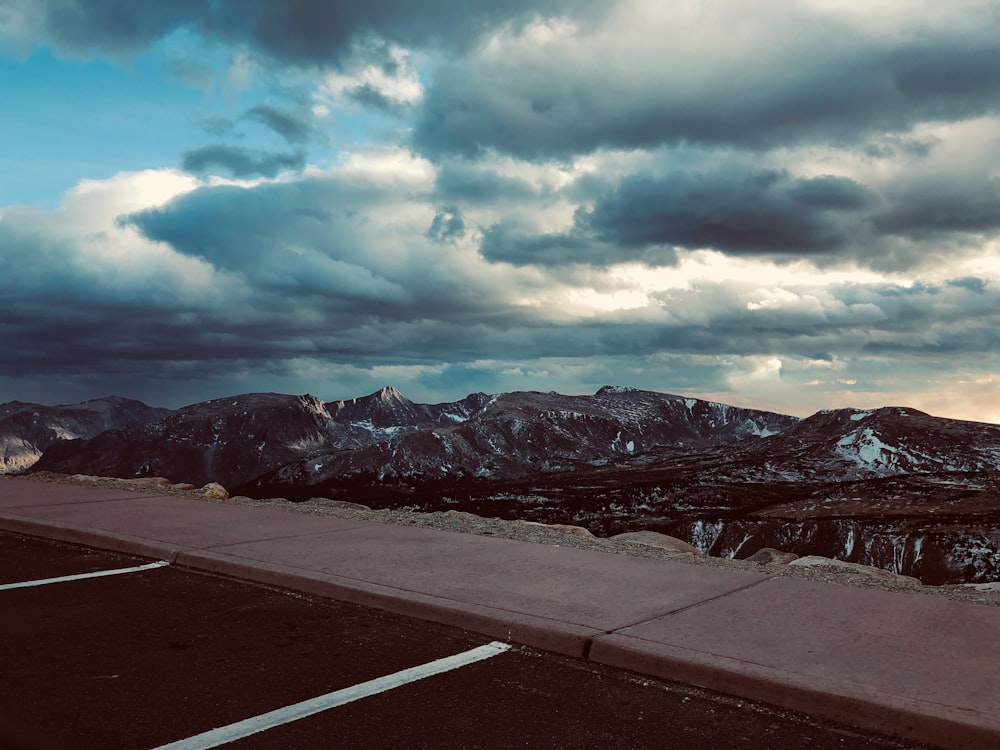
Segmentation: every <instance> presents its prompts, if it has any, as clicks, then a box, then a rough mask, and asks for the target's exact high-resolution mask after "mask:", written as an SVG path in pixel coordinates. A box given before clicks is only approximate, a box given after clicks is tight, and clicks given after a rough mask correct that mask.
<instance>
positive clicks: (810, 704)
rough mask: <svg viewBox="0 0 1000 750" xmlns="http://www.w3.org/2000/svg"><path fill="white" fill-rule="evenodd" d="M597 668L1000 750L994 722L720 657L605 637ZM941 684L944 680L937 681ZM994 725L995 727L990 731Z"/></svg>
mask: <svg viewBox="0 0 1000 750" xmlns="http://www.w3.org/2000/svg"><path fill="white" fill-rule="evenodd" d="M588 658H589V659H590V660H591V661H593V662H596V663H599V664H605V665H607V666H612V667H619V668H621V669H628V670H631V671H633V672H641V673H643V674H648V675H652V676H655V677H662V678H664V679H669V680H676V681H677V682H683V683H686V684H689V685H696V686H698V687H702V688H706V689H708V690H715V691H717V692H720V693H725V694H728V695H735V696H739V697H741V698H746V699H748V700H755V701H760V702H761V703H768V704H771V705H774V706H780V707H782V708H787V709H791V710H793V711H801V712H802V713H804V714H808V715H810V716H819V717H822V718H824V719H829V720H831V721H837V722H841V723H844V724H848V725H855V726H860V727H864V728H865V729H869V730H871V731H874V732H879V733H882V734H886V735H890V736H898V737H902V738H904V739H910V740H916V741H918V742H923V743H927V744H931V745H940V746H941V747H943V748H952V749H953V750H990V749H994V750H995V748H998V747H1000V727H998V726H997V724H996V722H997V717H995V716H987V715H983V714H981V713H979V712H976V711H966V712H962V711H958V710H956V709H953V708H951V707H949V706H943V705H941V704H937V703H930V702H928V701H919V700H915V699H906V698H900V697H899V696H896V695H891V694H887V693H885V692H882V691H879V690H875V689H872V688H866V687H865V686H863V685H853V686H845V684H844V683H843V682H842V681H841V682H836V683H831V682H826V681H824V680H822V679H817V678H815V677H811V676H806V675H801V674H795V673H793V672H789V671H787V670H781V669H774V668H772V667H768V666H766V665H763V664H753V663H750V662H746V661H740V660H737V659H732V658H729V657H726V656H721V655H718V654H708V653H703V652H699V651H693V650H690V649H685V648H680V647H676V646H670V645H666V644H662V643H652V642H649V641H643V640H641V639H637V638H630V637H629V636H624V635H618V634H615V633H610V634H607V635H604V636H600V637H598V638H596V639H595V640H594V644H593V646H592V647H591V649H590V653H589V655H588ZM942 679H947V678H946V677H945V676H944V675H942ZM990 725H992V726H990Z"/></svg>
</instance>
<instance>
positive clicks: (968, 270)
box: [0, 0, 1000, 422]
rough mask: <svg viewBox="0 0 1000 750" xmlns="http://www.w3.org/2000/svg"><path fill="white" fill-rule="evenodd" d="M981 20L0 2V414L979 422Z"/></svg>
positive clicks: (994, 250) (999, 144)
mask: <svg viewBox="0 0 1000 750" xmlns="http://www.w3.org/2000/svg"><path fill="white" fill-rule="evenodd" d="M998 238H1000V4H998V3H996V2H994V1H993V0H956V2H952V3H948V4H943V3H938V2H924V1H923V0H911V1H909V2H901V1H888V2H878V3H861V2H832V1H831V0H776V1H775V2H768V3H746V2H742V0H714V1H713V0H704V1H702V2H695V1H694V0H691V1H682V2H676V3H661V2H652V1H651V0H612V1H610V2H609V1H608V0H600V1H598V0H550V1H537V0H536V1H529V0H510V2H504V3H496V2H475V1H473V2H469V1H468V0H428V1H427V2H422V3H414V2H410V1H409V0H405V1H404V0H368V1H366V2H363V3H362V2H336V3H334V2H327V1H326V0H286V1H285V2H281V3H274V2H267V1H266V0H169V1H168V0H144V1H143V2H132V1H128V2H126V0H0V342H2V346H0V401H7V400H14V399H19V400H25V401H37V402H41V403H50V404H52V403H71V402H76V401H81V400H84V399H88V398H94V397H99V396H103V395H108V394H115V395H121V396H128V397H132V398H139V399H142V400H144V401H146V402H147V403H151V404H155V405H162V406H171V407H176V406H180V405H184V404H189V403H193V402H196V401H201V400H205V399H209V398H215V397H220V396H225V395H231V394H236V393H243V392H249V391H277V392H284V393H306V392H310V393H314V394H316V395H318V396H319V397H321V398H324V399H328V400H332V399H338V398H345V397H351V396H357V395H363V394H365V393H370V392H372V391H375V390H377V389H378V388H379V387H381V386H383V385H387V384H391V385H394V386H395V387H396V388H398V389H399V390H400V391H401V392H403V393H404V394H405V395H406V396H408V397H410V398H412V399H414V400H416V401H423V402H442V401H451V400H456V399H459V398H462V397H463V396H465V395H466V394H468V393H471V392H474V391H486V392H490V393H496V392H501V391H514V390H539V391H550V390H554V391H558V392H561V393H588V392H593V391H595V390H597V388H599V387H600V386H601V385H604V384H615V385H624V386H632V387H637V388H646V389H650V390H657V391H663V392H669V393H677V394H683V395H689V396H695V397H701V398H708V399H712V400H716V401H722V402H725V403H730V404H737V405H742V406H751V407H756V408H762V409H771V410H774V411H779V412H783V413H787V414H796V415H800V416H805V415H808V414H811V413H813V412H815V411H817V410H819V409H824V408H838V407H846V406H851V407H857V408H871V407H877V406H883V405H906V406H910V407H913V408H917V409H921V410H924V411H927V412H929V413H931V414H936V415H939V416H947V417H957V418H963V419H973V420H978V421H991V422H1000V399H998V398H997V393H998V385H1000V257H998V254H1000V239H998Z"/></svg>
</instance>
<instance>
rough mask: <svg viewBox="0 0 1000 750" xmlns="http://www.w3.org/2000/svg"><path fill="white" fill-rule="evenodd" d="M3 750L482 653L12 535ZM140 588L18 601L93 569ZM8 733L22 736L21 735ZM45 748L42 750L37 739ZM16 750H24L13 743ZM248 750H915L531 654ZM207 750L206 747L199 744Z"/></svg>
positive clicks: (196, 718) (184, 572)
mask: <svg viewBox="0 0 1000 750" xmlns="http://www.w3.org/2000/svg"><path fill="white" fill-rule="evenodd" d="M0 561H2V564H0V573H2V575H0V608H2V610H3V611H4V612H9V613H15V614H16V616H8V617H4V618H0V653H3V654H4V660H3V669H2V670H0V747H5V748H6V747H7V746H9V745H10V744H12V743H11V733H10V732H6V733H5V732H4V731H3V724H4V722H6V724H7V726H8V727H9V726H15V727H20V734H21V738H22V739H21V741H20V745H21V748H19V750H43V748H45V747H46V746H49V747H52V746H55V747H59V748H64V749H68V748H73V749H74V750H92V749H93V750H105V748H116V749H117V750H131V749H132V748H135V749H136V750H148V749H149V748H154V747H161V746H162V745H166V744H170V743H176V742H178V741H180V742H188V743H190V742H192V740H191V739H190V738H193V737H198V736H199V735H202V734H203V733H204V732H206V731H210V730H213V729H215V728H216V727H218V726H224V725H229V724H232V723H234V722H240V721H243V720H245V719H247V718H250V717H255V716H259V715H261V714H266V713H268V712H270V711H273V710H276V709H277V710H280V709H281V708H283V707H285V706H288V705H289V704H294V703H297V702H299V701H303V700H309V699H313V698H315V697H316V696H321V695H325V694H328V693H330V692H331V691H338V690H341V691H342V690H345V689H348V690H349V689H351V688H352V687H353V686H356V685H359V684H363V683H366V682H367V681H370V680H373V679H378V678H380V677H382V676H384V675H386V674H394V673H398V672H399V671H400V670H406V669H412V668H414V667H418V666H419V665H423V664H426V663H428V662H432V661H434V660H438V659H441V658H445V657H450V656H452V655H454V654H458V653H462V652H467V651H468V650H470V649H475V648H480V647H482V646H483V645H484V644H485V643H486V642H487V641H488V638H487V637H485V636H480V635H477V634H475V633H470V632H468V631H464V630H458V629H456V628H450V627H447V626H444V625H437V624H435V623H428V622H425V621H419V620H415V619H412V618H408V617H404V616H402V615H395V614H392V613H388V612H384V611H381V610H376V609H372V608H369V607H361V606H359V605H356V604H349V603H345V602H338V601H334V600H329V599H323V598H320V597H314V596H309V595H304V594H298V593H296V592H291V591H287V590H284V589H276V588H274V587H268V586H263V585H261V584H256V583H252V582H244V581H238V580H235V579H232V578H226V577H220V576H216V575H214V574H210V573H203V572H200V571H192V570H190V569H181V568H177V567H174V566H170V567H158V568H153V569H149V568H145V569H139V570H136V569H135V568H136V567H137V566H141V565H142V563H146V562H148V560H144V559H137V558H133V557H130V556H124V555H121V554H118V553H112V552H106V551H101V550H94V549H91V548H86V547H80V546H76V545H68V544H66V543H63V542H57V541H52V540H48V539H41V538H37V537H25V536H21V535H15V534H11V533H7V532H0ZM122 569H125V570H129V571H130V572H128V573H127V574H119V575H114V576H102V577H97V578H85V579H80V578H77V579H75V580H72V581H59V582H56V583H49V584H44V585H39V586H23V587H19V588H16V589H10V588H2V586H4V585H6V584H11V583H15V582H16V583H22V582H25V581H28V582H34V581H37V576H39V575H45V576H47V577H49V578H51V577H55V576H67V575H75V574H79V573H83V572H86V571H105V572H106V571H109V570H119V571H120V570H122ZM5 735H6V736H5ZM26 738H28V739H26ZM5 741H6V742H7V745H5ZM227 746H228V747H232V748H247V749H248V750H249V748H253V749H254V750H261V749H262V748H282V749H284V748H305V747H319V748H325V747H337V748H372V747H386V748H388V747H406V748H434V749H435V750H438V749H443V748H462V749H463V750H468V749H469V748H498V747H504V748H509V747H531V748H601V749H602V750H612V749H615V748H617V749H618V750H660V749H661V748H664V747H684V748H686V749H688V750H746V749H747V748H768V750H799V748H804V747H808V748H810V750H847V749H850V750H901V749H903V748H907V749H908V748H911V747H915V746H911V745H910V744H904V743H902V742H895V741H893V740H890V739H887V738H880V737H874V736H864V735H862V734H860V733H858V732H856V731H852V730H850V729H849V728H847V727H843V726H835V725H831V724H829V723H826V722H816V721H813V720H811V719H809V718H808V717H804V716H799V715H796V714H792V713H790V712H787V711H783V710H780V709H771V708H768V707H766V706H763V705H759V704H753V703H751V702H745V701H741V700H736V699H731V698H726V697H724V696H719V695H715V694H711V693H708V692H706V691H702V690H699V689H696V688H690V687H686V686H682V685H678V684H675V683H670V682H667V681H662V680H657V679H653V678H646V677H643V676H640V675H635V674H632V673H630V672H626V671H624V670H619V669H615V668H613V667H606V666H603V665H599V664H593V663H591V662H586V661H583V660H581V659H574V658H570V657H565V656H559V655H557V654H551V653H548V652H544V651H538V650H536V649H532V648H530V647H526V646H515V647H512V648H509V649H505V650H503V651H499V652H497V653H496V654H495V655H493V656H490V657H489V658H487V659H483V660H481V661H476V662H474V663H470V664H466V665H463V666H461V667H459V668H455V669H452V670H449V671H447V672H444V673H441V674H437V675H434V676H433V678H432V679H421V680H417V681H415V682H412V683H408V684H405V685H402V686H399V687H396V688H393V689H391V690H388V691H386V692H384V693H380V694H377V695H369V696H366V697H365V698H364V699H362V700H358V701H355V702H351V703H348V704H345V705H339V706H336V707H333V708H329V709H327V710H326V711H322V712H320V713H317V714H314V715H312V716H309V717H307V718H303V719H298V720H295V721H290V722H288V723H286V724H281V725H278V726H273V727H269V728H267V729H266V730H265V731H263V732H260V733H255V734H252V735H248V736H246V737H244V738H243V739H239V740H236V741H235V742H232V743H229V744H228V745H227ZM189 750H190V745H189Z"/></svg>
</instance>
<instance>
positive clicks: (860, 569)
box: [788, 555, 923, 586]
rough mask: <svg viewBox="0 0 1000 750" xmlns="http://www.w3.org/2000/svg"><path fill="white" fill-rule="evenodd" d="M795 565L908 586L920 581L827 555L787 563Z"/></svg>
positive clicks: (810, 556)
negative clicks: (839, 571)
mask: <svg viewBox="0 0 1000 750" xmlns="http://www.w3.org/2000/svg"><path fill="white" fill-rule="evenodd" d="M788 564H789V565H791V566H796V567H822V568H828V569H839V570H842V571H844V572H845V573H856V574H858V575H862V576H865V577H866V578H877V579H878V580H880V581H888V582H891V583H903V584H907V585H909V586H921V585H923V584H921V582H920V581H919V580H918V579H916V578H913V577H911V576H901V575H897V574H896V573H892V572H891V571H888V570H882V569H881V568H873V567H872V566H871V565H861V564H859V563H852V562H845V561H843V560H833V559H831V558H829V557H820V556H819V555H807V556H806V557H800V558H799V559H797V560H792V561H791V562H790V563H788Z"/></svg>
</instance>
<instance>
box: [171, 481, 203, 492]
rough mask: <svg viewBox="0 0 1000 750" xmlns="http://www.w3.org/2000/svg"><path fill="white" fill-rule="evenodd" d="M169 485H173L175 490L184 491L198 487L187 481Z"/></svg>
mask: <svg viewBox="0 0 1000 750" xmlns="http://www.w3.org/2000/svg"><path fill="white" fill-rule="evenodd" d="M170 486H171V487H173V488H174V489H175V490H184V491H185V492H186V491H188V490H196V489H198V488H197V487H195V486H194V485H193V484H188V483H187V482H179V483H178V484H172V485H170Z"/></svg>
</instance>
